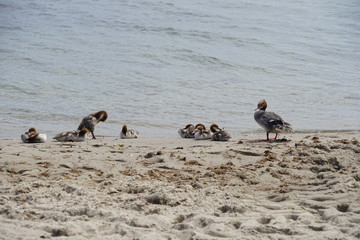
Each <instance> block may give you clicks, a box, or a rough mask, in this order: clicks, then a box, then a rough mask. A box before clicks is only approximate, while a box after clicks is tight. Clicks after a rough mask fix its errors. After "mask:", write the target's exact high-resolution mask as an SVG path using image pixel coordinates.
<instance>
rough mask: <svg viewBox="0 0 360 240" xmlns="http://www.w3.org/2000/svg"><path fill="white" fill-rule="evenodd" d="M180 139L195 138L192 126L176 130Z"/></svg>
mask: <svg viewBox="0 0 360 240" xmlns="http://www.w3.org/2000/svg"><path fill="white" fill-rule="evenodd" d="M178 133H179V135H180V137H182V138H194V137H195V127H194V125H192V124H188V125H186V126H185V128H181V129H179V130H178Z"/></svg>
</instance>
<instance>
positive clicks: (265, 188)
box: [0, 131, 360, 240]
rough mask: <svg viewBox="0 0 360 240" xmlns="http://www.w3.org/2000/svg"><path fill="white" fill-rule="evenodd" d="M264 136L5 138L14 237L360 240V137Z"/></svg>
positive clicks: (3, 199)
mask: <svg viewBox="0 0 360 240" xmlns="http://www.w3.org/2000/svg"><path fill="white" fill-rule="evenodd" d="M334 133H335V134H334ZM282 136H283V135H280V138H279V139H282ZM264 138H265V133H264V132H257V133H251V134H244V135H243V136H236V137H233V138H232V139H230V141H228V142H215V141H210V140H194V139H183V138H180V137H176V138H175V137H174V138H161V137H160V138H139V139H120V138H119V137H101V136H99V138H98V139H96V140H92V139H88V140H86V141H85V142H75V143H74V142H66V143H61V142H57V141H55V140H53V139H49V140H50V141H47V142H46V143H37V144H24V143H22V142H21V140H20V138H19V139H7V140H6V139H0V153H1V154H0V173H1V174H0V183H1V188H0V193H1V194H0V232H1V233H2V238H3V239H39V238H44V239H119V238H120V239H129V240H130V239H154V240H155V239H254V238H256V239H304V238H306V239H358V238H359V237H360V229H359V228H358V224H359V217H360V197H359V196H360V159H359V154H360V131H345V132H344V131H342V132H339V131H331V132H316V133H310V132H307V133H297V132H295V133H289V134H286V138H287V139H288V141H282V142H281V141H278V142H267V141H257V140H259V139H264ZM29 236H30V237H29Z"/></svg>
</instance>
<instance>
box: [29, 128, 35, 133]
mask: <svg viewBox="0 0 360 240" xmlns="http://www.w3.org/2000/svg"><path fill="white" fill-rule="evenodd" d="M28 133H37V131H36V128H29V131H28Z"/></svg>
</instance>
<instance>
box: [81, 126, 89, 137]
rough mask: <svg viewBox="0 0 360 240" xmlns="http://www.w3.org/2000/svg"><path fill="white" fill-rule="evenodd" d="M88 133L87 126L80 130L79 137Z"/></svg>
mask: <svg viewBox="0 0 360 240" xmlns="http://www.w3.org/2000/svg"><path fill="white" fill-rule="evenodd" d="M87 133H88V130H87V129H86V128H83V129H81V130H80V132H79V137H84V136H85V135H86V134H87Z"/></svg>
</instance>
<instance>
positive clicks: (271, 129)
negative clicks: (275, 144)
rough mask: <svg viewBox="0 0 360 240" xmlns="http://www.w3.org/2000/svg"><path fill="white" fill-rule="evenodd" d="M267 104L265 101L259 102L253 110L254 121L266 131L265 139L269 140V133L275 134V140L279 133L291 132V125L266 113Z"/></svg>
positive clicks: (276, 116) (274, 115) (278, 117)
mask: <svg viewBox="0 0 360 240" xmlns="http://www.w3.org/2000/svg"><path fill="white" fill-rule="evenodd" d="M266 108H267V102H266V101H265V99H262V100H260V101H259V103H258V106H257V109H255V113H254V119H255V121H256V122H257V123H258V124H259V125H260V126H261V127H262V128H263V129H265V131H266V139H267V140H270V139H269V133H275V134H276V135H275V138H274V139H275V140H276V138H277V136H278V134H279V133H282V132H292V131H293V129H292V127H291V125H290V124H289V123H287V122H285V121H284V120H283V119H282V118H281V117H280V116H279V115H277V114H276V113H273V112H266V111H265V110H266Z"/></svg>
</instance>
